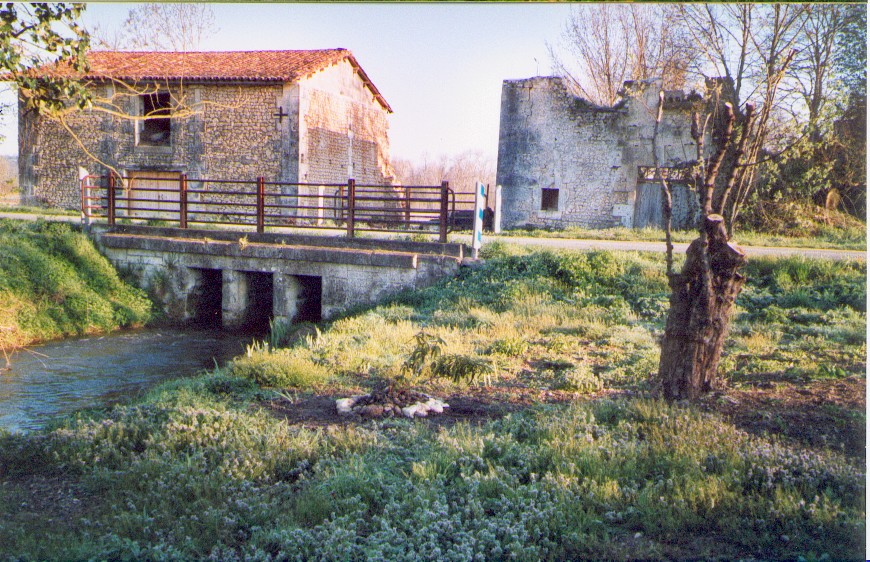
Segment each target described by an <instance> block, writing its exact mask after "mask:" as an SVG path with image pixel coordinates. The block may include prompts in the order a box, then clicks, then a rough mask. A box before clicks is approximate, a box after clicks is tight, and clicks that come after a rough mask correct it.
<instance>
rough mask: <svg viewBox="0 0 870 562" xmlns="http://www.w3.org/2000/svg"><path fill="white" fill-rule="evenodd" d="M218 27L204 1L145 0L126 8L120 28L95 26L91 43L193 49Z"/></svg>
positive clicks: (129, 48)
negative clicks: (156, 0)
mask: <svg viewBox="0 0 870 562" xmlns="http://www.w3.org/2000/svg"><path fill="white" fill-rule="evenodd" d="M217 31H218V28H217V25H216V23H215V16H214V11H212V9H211V6H209V5H208V4H191V3H182V4H176V3H147V4H137V5H135V6H133V7H132V8H130V11H129V12H128V13H127V19H126V20H124V24H123V25H122V26H121V28H109V29H107V28H104V27H102V26H96V27H95V28H94V29H92V30H91V35H92V36H93V37H94V39H95V41H94V42H95V44H96V45H97V46H98V47H100V48H105V49H110V50H114V51H138V50H149V51H176V52H184V51H195V50H197V49H199V48H200V46H201V45H202V42H203V40H205V39H207V38H208V37H209V36H211V35H214V34H215V33H216V32H217Z"/></svg>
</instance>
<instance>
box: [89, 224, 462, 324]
mask: <svg viewBox="0 0 870 562" xmlns="http://www.w3.org/2000/svg"><path fill="white" fill-rule="evenodd" d="M97 241H98V244H99V246H100V249H101V251H102V252H103V253H104V254H105V255H106V256H107V257H108V259H109V260H110V261H111V262H112V263H113V264H115V266H117V267H122V268H124V269H125V270H127V271H130V272H131V273H132V274H133V275H134V276H135V277H136V278H137V279H138V282H139V284H140V286H141V287H142V288H145V289H148V288H149V287H150V288H153V287H154V285H155V283H156V284H160V285H161V286H162V290H163V292H164V293H165V299H164V302H162V303H160V304H161V305H162V306H163V308H164V311H165V312H166V313H167V314H169V316H170V318H171V319H173V320H179V321H183V320H187V319H189V317H190V314H191V312H192V308H193V307H192V306H191V303H190V302H189V301H190V299H191V298H193V297H194V296H195V295H193V294H192V293H193V292H192V288H193V287H194V285H195V278H194V274H193V272H192V271H191V270H198V269H200V270H201V269H219V270H223V271H230V272H265V273H271V274H274V275H276V276H299V275H303V276H314V277H320V278H321V279H322V294H321V306H322V316H323V318H331V317H334V316H335V315H336V314H338V313H340V312H341V311H342V310H346V309H347V308H350V307H353V306H357V305H361V304H375V303H377V302H380V301H381V300H383V299H384V298H386V297H388V296H390V295H392V294H395V293H397V292H400V291H402V290H405V289H422V288H424V287H427V286H429V285H431V284H433V283H435V282H436V281H437V280H438V279H440V278H441V277H444V276H448V275H454V274H455V273H456V272H457V271H458V269H459V267H460V263H461V257H456V256H448V255H432V254H422V253H409V252H391V251H388V250H386V249H383V250H380V251H371V250H368V249H366V250H357V251H350V250H347V249H344V250H337V249H335V248H332V247H320V248H316V247H303V246H293V245H282V244H259V243H250V244H247V245H245V246H244V247H242V246H240V245H239V243H238V241H237V240H236V241H226V240H212V239H209V240H208V243H203V241H202V240H200V239H185V240H182V239H178V238H165V237H156V236H155V237H147V236H130V235H117V234H112V233H103V234H100V235H99V236H97ZM276 278H277V277H276ZM281 298H282V296H281V295H280V294H279V295H278V300H279V301H280V299H281ZM284 304H286V303H284ZM284 304H282V303H280V302H276V303H275V310H280V309H281V308H282V307H283V306H284Z"/></svg>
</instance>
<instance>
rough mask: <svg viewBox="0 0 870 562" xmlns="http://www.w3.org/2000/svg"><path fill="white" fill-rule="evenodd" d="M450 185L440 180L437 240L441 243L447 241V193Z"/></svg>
mask: <svg viewBox="0 0 870 562" xmlns="http://www.w3.org/2000/svg"><path fill="white" fill-rule="evenodd" d="M449 188H450V186H449V184H448V183H447V182H446V181H442V182H441V212H440V213H439V216H438V241H439V242H441V243H442V244H444V243H446V242H447V193H448V190H449Z"/></svg>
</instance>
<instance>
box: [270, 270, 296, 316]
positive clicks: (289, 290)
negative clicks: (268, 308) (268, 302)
mask: <svg viewBox="0 0 870 562" xmlns="http://www.w3.org/2000/svg"><path fill="white" fill-rule="evenodd" d="M301 297H302V284H301V283H300V282H299V278H298V277H296V276H295V275H288V274H286V273H275V274H274V276H273V277H272V315H273V317H274V319H275V321H276V322H279V321H284V322H292V321H293V318H295V317H296V315H297V314H298V313H299V299H300V298H301Z"/></svg>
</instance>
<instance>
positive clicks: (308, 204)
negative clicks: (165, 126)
mask: <svg viewBox="0 0 870 562" xmlns="http://www.w3.org/2000/svg"><path fill="white" fill-rule="evenodd" d="M167 176H168V174H165V173H160V174H157V173H155V174H154V175H151V176H145V175H137V176H135V177H124V176H118V175H114V174H113V175H108V176H86V177H84V178H83V179H82V185H81V189H82V191H81V193H82V221H83V223H84V224H85V225H86V227H87V228H88V230H89V231H90V232H91V233H92V234H93V236H94V239H95V240H96V242H97V244H98V246H99V247H100V249H101V250H102V251H103V253H104V254H105V255H106V256H107V257H108V258H109V260H110V261H112V262H113V263H114V264H115V265H116V266H117V267H119V268H121V269H124V270H127V271H130V272H131V273H133V274H134V276H135V277H136V279H138V281H139V284H140V285H141V286H142V287H143V288H145V289H147V290H148V291H149V292H150V293H151V295H152V296H154V297H156V300H157V301H158V304H159V305H160V306H161V307H162V308H163V310H164V312H165V313H166V315H167V317H168V318H169V319H171V320H173V321H182V322H183V321H198V322H202V323H205V324H209V325H214V324H220V325H222V326H224V327H227V328H239V327H247V328H254V329H262V328H264V327H266V326H268V322H269V320H270V319H275V320H283V321H290V322H301V321H313V322H316V321H320V320H321V319H328V318H330V317H333V316H335V315H336V314H337V313H339V312H340V311H342V310H345V309H347V308H349V307H353V306H356V305H367V304H374V303H376V302H378V301H380V300H382V299H383V298H385V297H386V296H388V295H390V294H394V293H397V292H399V291H401V290H404V289H410V288H422V287H425V286H427V285H430V284H432V283H434V282H435V281H436V280H437V279H439V278H441V277H443V276H445V275H452V274H455V273H456V271H457V270H458V268H459V267H460V265H461V263H462V260H463V257H464V249H463V246H462V245H461V244H450V243H447V234H448V233H449V232H450V231H451V230H452V229H453V228H454V227H455V224H456V221H457V217H459V216H462V215H464V214H467V208H468V205H469V203H470V202H473V197H474V195H473V194H461V193H460V194H457V193H455V192H453V190H452V189H451V188H450V186H449V184H448V183H447V182H444V183H442V184H441V185H438V186H384V185H379V186H375V185H356V184H355V182H354V180H348V182H347V183H346V184H317V185H315V184H299V183H296V184H290V183H281V182H267V181H265V180H264V178H256V179H254V180H250V181H239V180H233V181H226V180H209V179H201V178H197V179H192V178H188V177H187V176H186V175H184V174H176V175H173V176H169V177H167ZM471 204H473V203H471ZM390 235H392V237H393V238H392V239H391V238H385V236H390ZM398 235H402V236H401V237H399V236H398ZM408 235H411V238H412V240H409V239H407V238H408V237H409V236H408ZM398 238H402V239H398Z"/></svg>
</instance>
